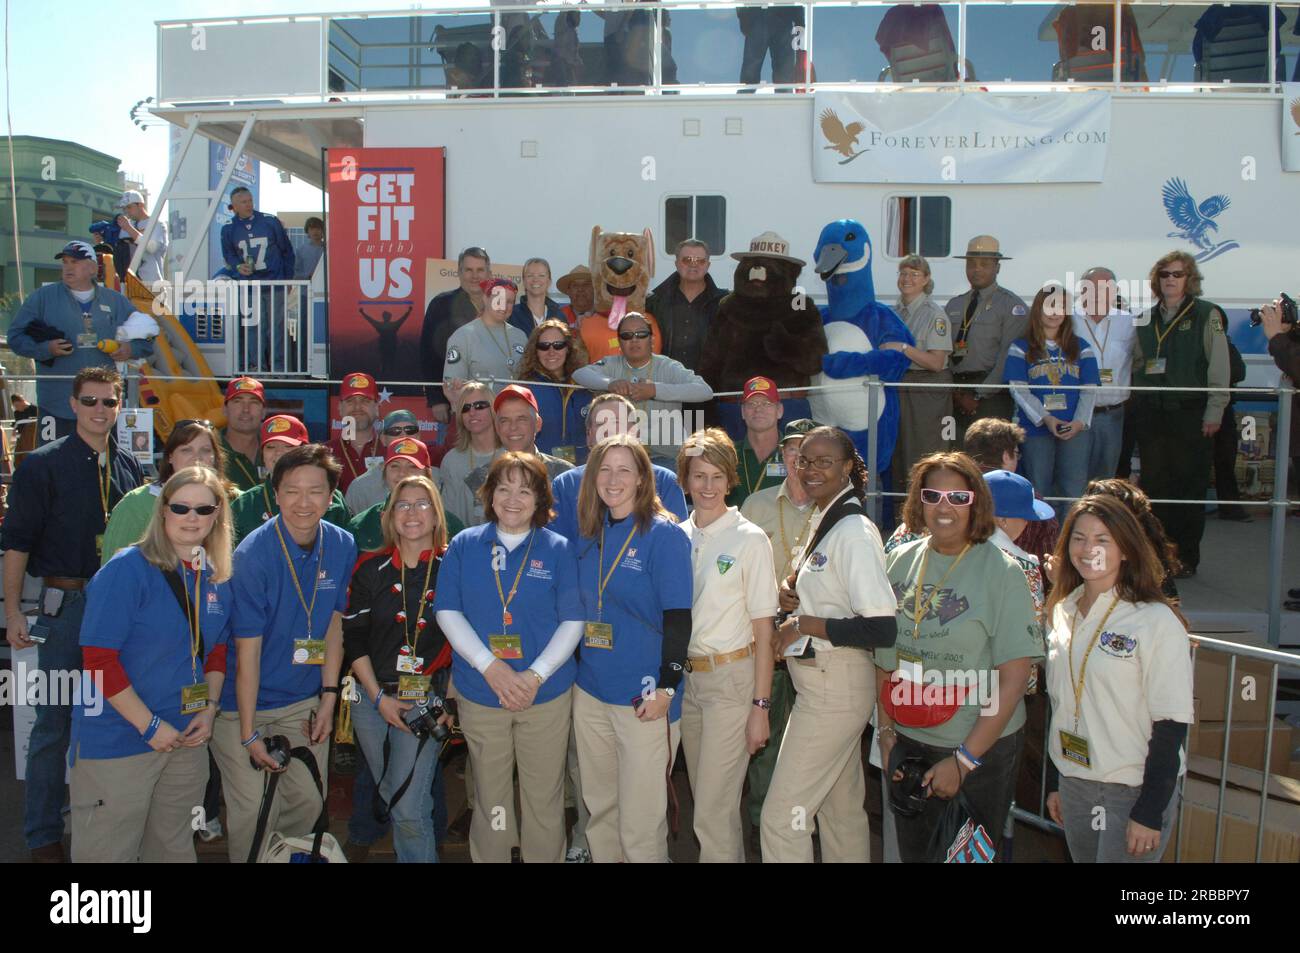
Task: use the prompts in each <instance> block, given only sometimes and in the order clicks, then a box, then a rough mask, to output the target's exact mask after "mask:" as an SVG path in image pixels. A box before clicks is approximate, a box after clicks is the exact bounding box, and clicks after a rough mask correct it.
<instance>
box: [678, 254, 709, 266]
mask: <svg viewBox="0 0 1300 953" xmlns="http://www.w3.org/2000/svg"><path fill="white" fill-rule="evenodd" d="M677 260H678V261H680V262H681V263H682V264H683V265H707V264H708V263H709V259H708V258H707V257H705V258H701V257H699V256H693V257H691V258H678V259H677Z"/></svg>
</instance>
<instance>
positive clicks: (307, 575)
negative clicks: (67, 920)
mask: <svg viewBox="0 0 1300 953" xmlns="http://www.w3.org/2000/svg"><path fill="white" fill-rule="evenodd" d="M320 526H321V530H320V535H319V536H318V537H317V541H316V542H314V543H312V545H311V547H310V548H309V549H303V547H301V546H299V545H298V544H297V543H296V542H294V540H293V537H292V536H290V535H289V529H288V527H286V526H284V525H283V517H280V516H277V517H276V518H275V519H273V520H267V521H266V522H265V523H263V524H262V525H261V526H259V527H258V528H257V529H255V530H253V532H251V533H249V534H248V535H247V536H246V537H245V538H244V541H243V542H242V543H240V544H239V548H238V549H236V550H235V571H234V576H233V577H232V579H231V583H232V586H231V588H232V590H233V594H234V613H233V615H234V625H233V628H232V629H231V635H232V636H234V638H235V639H255V638H258V637H261V639H262V669H261V678H260V679H259V681H258V686H257V710H258V711H265V710H266V709H269V708H283V707H284V706H285V705H292V704H294V703H295V702H300V701H302V700H304V699H306V698H312V697H313V696H315V695H319V694H320V689H321V669H322V668H324V666H322V665H302V664H295V663H294V660H293V659H294V640H295V639H306V638H313V639H323V638H325V633H326V632H327V631H328V630H329V627H330V620H331V619H332V618H333V616H334V613H335V612H339V613H342V612H344V611H345V610H346V609H347V607H348V583H350V582H351V581H352V569H353V567H354V566H355V565H356V562H357V544H356V542H355V541H354V540H353V539H352V534H351V533H349V532H348V531H347V530H345V529H340V528H339V527H337V526H335V525H334V524H333V523H327V522H325V521H324V520H322V521H321V524H320ZM277 530H279V532H277ZM282 535H283V539H284V546H283V547H281V545H280V540H281V536H282ZM322 549H323V550H324V551H323V552H322ZM285 550H288V553H289V559H290V560H291V561H292V562H293V570H292V571H293V573H294V575H296V576H297V578H298V580H299V586H301V588H302V599H303V600H305V601H306V603H307V605H311V601H312V582H313V578H315V583H316V608H315V611H313V612H312V617H311V626H310V629H309V628H308V625H307V613H306V612H305V611H304V610H303V604H302V602H301V601H299V598H298V590H297V589H296V588H295V587H294V583H293V576H291V575H290V567H289V564H288V563H287V562H286V561H285V555H284V554H285ZM237 654H238V653H237V650H236V651H233V652H231V653H230V658H229V660H228V662H227V664H226V685H225V688H224V689H223V690H222V692H221V707H222V708H224V709H226V710H228V711H234V710H235V709H236V708H237V706H238V702H237V701H236V699H235V675H236V669H237V667H238V665H237V663H238V659H237V658H236V656H237Z"/></svg>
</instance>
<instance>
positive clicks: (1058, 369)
mask: <svg viewBox="0 0 1300 953" xmlns="http://www.w3.org/2000/svg"><path fill="white" fill-rule="evenodd" d="M1053 344H1055V345H1056V357H1052V348H1051V346H1052V345H1053ZM1043 359H1044V360H1045V361H1046V362H1047V382H1048V383H1049V384H1051V385H1052V393H1053V394H1055V393H1056V388H1057V387H1058V386H1060V383H1061V381H1063V380H1064V379H1065V349H1064V348H1062V347H1061V345H1060V344H1059V343H1057V342H1056V341H1046V342H1044V343H1043Z"/></svg>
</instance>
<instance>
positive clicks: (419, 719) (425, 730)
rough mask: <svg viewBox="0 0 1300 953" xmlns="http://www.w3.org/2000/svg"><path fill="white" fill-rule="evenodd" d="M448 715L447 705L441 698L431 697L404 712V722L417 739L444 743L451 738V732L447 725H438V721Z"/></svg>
mask: <svg viewBox="0 0 1300 953" xmlns="http://www.w3.org/2000/svg"><path fill="white" fill-rule="evenodd" d="M446 713H447V706H446V703H445V702H444V701H443V700H442V699H441V698H440V697H439V696H437V695H430V696H429V697H428V698H426V699H425V700H424V701H423V702H418V703H416V704H414V705H412V706H411V708H410V709H409V710H407V711H405V712H403V713H402V721H404V722H406V727H407V728H410V729H411V734H413V735H415V737H417V738H420V739H424V738H432V739H433V740H434V741H437V742H443V741H446V740H447V739H448V738H450V737H451V730H450V729H449V728H448V727H447V726H446V725H440V724H438V719H439V718H441V717H442V716H443V715H445V714H446Z"/></svg>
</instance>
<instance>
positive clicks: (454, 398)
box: [435, 381, 501, 526]
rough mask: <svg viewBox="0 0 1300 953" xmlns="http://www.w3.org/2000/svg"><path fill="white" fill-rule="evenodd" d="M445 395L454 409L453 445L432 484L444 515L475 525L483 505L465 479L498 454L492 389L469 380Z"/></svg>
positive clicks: (478, 520)
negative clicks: (454, 442) (434, 484)
mask: <svg viewBox="0 0 1300 953" xmlns="http://www.w3.org/2000/svg"><path fill="white" fill-rule="evenodd" d="M448 396H449V397H451V405H452V407H454V408H455V409H456V446H454V447H453V448H452V449H450V450H448V451H447V453H446V455H445V456H444V457H443V458H442V463H441V464H440V465H439V467H438V469H437V470H436V471H435V482H436V483H437V484H438V491H439V492H440V493H442V505H443V506H445V507H446V508H447V512H448V513H451V514H454V515H455V517H456V518H457V519H458V520H460V521H461V523H463V524H464V525H466V526H477V525H479V524H480V523H482V522H483V504H482V502H481V501H480V500H479V499H478V498H477V496H476V495H475V494H474V491H473V490H471V489H470V488H469V484H468V483H466V482H465V479H466V477H468V476H469V475H470V474H471V473H473V472H474V471H475V470H477V469H478V468H479V467H481V466H482V465H483V464H485V463H489V462H491V461H493V460H495V459H496V458H497V457H498V456H499V455H500V453H501V440H500V439H499V438H498V437H497V428H496V425H495V422H494V421H493V417H492V397H493V394H492V388H491V387H489V386H488V385H487V384H484V383H482V382H481V381H469V382H467V383H466V384H465V385H464V386H463V387H461V388H460V390H459V392H456V391H455V389H454V388H452V393H450V394H449V395H448Z"/></svg>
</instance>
